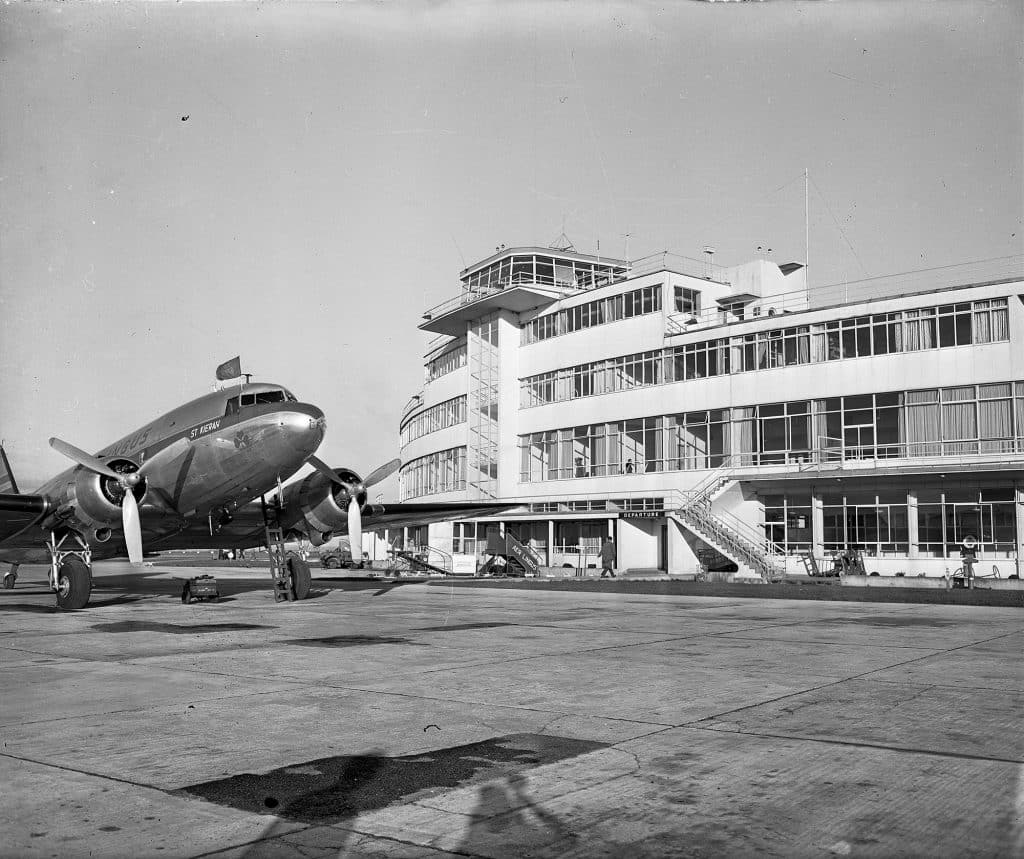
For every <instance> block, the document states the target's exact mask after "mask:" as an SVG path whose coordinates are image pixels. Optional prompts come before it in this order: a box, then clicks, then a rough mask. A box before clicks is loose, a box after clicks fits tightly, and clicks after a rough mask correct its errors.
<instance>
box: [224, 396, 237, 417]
mask: <svg viewBox="0 0 1024 859" xmlns="http://www.w3.org/2000/svg"><path fill="white" fill-rule="evenodd" d="M224 414H225V415H237V414H238V397H232V398H231V399H230V400H228V405H227V408H226V409H224Z"/></svg>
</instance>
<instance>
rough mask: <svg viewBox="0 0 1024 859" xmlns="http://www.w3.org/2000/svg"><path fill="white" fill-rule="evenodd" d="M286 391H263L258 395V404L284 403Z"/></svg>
mask: <svg viewBox="0 0 1024 859" xmlns="http://www.w3.org/2000/svg"><path fill="white" fill-rule="evenodd" d="M283 402H284V391H261V392H260V393H258V394H257V395H256V404H257V405H259V404H261V403H283Z"/></svg>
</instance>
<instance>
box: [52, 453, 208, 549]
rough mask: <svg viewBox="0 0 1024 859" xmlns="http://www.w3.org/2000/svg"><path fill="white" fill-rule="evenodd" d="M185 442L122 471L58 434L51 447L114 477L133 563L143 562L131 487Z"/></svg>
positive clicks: (100, 472) (165, 460)
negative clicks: (121, 497)
mask: <svg viewBox="0 0 1024 859" xmlns="http://www.w3.org/2000/svg"><path fill="white" fill-rule="evenodd" d="M188 445H189V442H188V439H186V438H179V439H178V440H177V441H176V442H174V443H173V444H171V445H168V446H167V447H165V448H164V449H163V450H161V451H158V452H157V453H156V454H154V455H153V456H152V457H151V458H150V459H147V460H146V461H145V462H144V463H142V465H141V466H140V467H139V469H138V470H137V471H130V472H127V473H124V472H118V471H114V469H112V468H110V466H108V465H105V464H104V463H103V462H102V461H101V460H99V459H97V458H96V457H95V456H91V455H90V454H88V453H86V452H85V451H84V450H82V449H81V448H77V447H75V446H74V445H73V444H68V442H66V441H62V440H61V439H59V438H51V439H50V447H52V448H53V449H54V450H55V451H57V453H60V454H62V455H64V456H66V457H67V458H68V459H70V460H71V461H72V462H77V463H78V464H79V465H80V466H82V467H83V468H88V469H89V470H90V471H94V472H96V473H97V474H101V475H103V476H104V477H109V478H110V479H111V480H116V481H117V483H118V485H119V486H120V487H121V488H122V489H123V490H124V498H123V499H122V500H121V525H122V528H123V530H124V542H125V546H126V547H127V549H128V560H129V561H131V563H133V564H141V563H142V525H141V522H140V519H139V503H138V501H136V500H135V493H134V492H133V491H132V490H134V489H135V487H136V486H138V485H139V482H140V481H141V480H142V478H143V477H145V476H146V472H147V471H150V470H152V469H153V468H154V467H155V465H156V464H157V463H160V462H167V461H168V460H169V459H174V458H175V457H177V456H178V455H179V454H181V453H183V452H184V451H185V450H187V449H188Z"/></svg>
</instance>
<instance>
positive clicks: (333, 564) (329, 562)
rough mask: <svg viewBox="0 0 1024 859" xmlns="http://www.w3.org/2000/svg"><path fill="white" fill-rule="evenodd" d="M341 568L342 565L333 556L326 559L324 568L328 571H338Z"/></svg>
mask: <svg viewBox="0 0 1024 859" xmlns="http://www.w3.org/2000/svg"><path fill="white" fill-rule="evenodd" d="M340 566H341V563H340V562H339V561H338V559H337V558H335V557H334V556H333V555H331V556H329V557H327V558H325V559H324V568H325V569H328V570H336V569H338V567H340Z"/></svg>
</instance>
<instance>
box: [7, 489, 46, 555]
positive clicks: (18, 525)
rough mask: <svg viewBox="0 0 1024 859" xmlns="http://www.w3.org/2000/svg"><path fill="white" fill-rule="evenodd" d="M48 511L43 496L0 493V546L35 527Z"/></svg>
mask: <svg viewBox="0 0 1024 859" xmlns="http://www.w3.org/2000/svg"><path fill="white" fill-rule="evenodd" d="M49 511H50V501H49V499H48V498H47V497H46V496H45V495H20V494H11V493H0V545H2V544H3V543H5V542H6V541H8V540H10V539H11V538H13V537H16V536H17V535H18V534H20V533H21V532H22V531H24V530H25V529H27V528H30V527H31V526H32V525H35V524H36V523H37V522H39V521H40V520H41V519H42V518H43V517H44V516H46V514H47V513H48V512H49ZM37 542H38V541H37Z"/></svg>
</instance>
